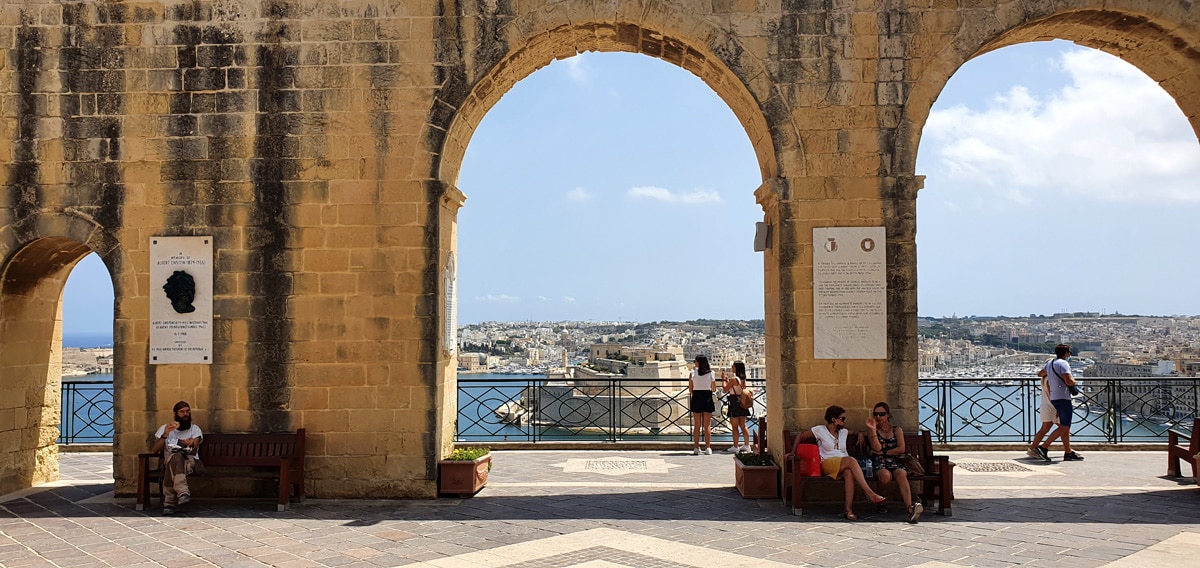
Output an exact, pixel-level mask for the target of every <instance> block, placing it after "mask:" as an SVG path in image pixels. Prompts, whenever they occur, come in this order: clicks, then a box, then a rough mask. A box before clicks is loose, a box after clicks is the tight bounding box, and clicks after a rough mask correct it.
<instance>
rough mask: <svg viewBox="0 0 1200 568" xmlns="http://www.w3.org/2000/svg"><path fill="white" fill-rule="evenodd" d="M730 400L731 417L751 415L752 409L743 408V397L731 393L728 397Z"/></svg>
mask: <svg viewBox="0 0 1200 568" xmlns="http://www.w3.org/2000/svg"><path fill="white" fill-rule="evenodd" d="M726 400H727V401H728V402H729V417H730V418H745V417H747V416H750V410H749V409H747V408H742V397H740V396H738V395H736V394H731V395H729V397H728V398H727V399H726Z"/></svg>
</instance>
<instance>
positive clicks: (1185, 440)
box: [1167, 417, 1200, 483]
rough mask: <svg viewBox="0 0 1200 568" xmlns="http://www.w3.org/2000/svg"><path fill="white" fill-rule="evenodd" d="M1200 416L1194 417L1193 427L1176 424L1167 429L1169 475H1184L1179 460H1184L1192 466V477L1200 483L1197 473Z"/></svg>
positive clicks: (1199, 457)
mask: <svg viewBox="0 0 1200 568" xmlns="http://www.w3.org/2000/svg"><path fill="white" fill-rule="evenodd" d="M1197 454H1200V417H1196V418H1193V419H1192V429H1191V430H1187V429H1185V427H1180V426H1178V425H1177V426H1176V427H1174V428H1171V429H1170V430H1168V431H1167V475H1169V476H1171V477H1182V476H1183V475H1182V472H1181V471H1179V460H1181V459H1182V460H1184V461H1186V462H1187V463H1188V464H1190V465H1191V466H1192V477H1195V478H1196V482H1197V483H1200V476H1198V475H1196V469H1197V468H1196V466H1197V463H1196V462H1197V460H1200V456H1198V455H1197Z"/></svg>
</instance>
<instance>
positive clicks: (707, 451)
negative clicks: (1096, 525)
mask: <svg viewBox="0 0 1200 568" xmlns="http://www.w3.org/2000/svg"><path fill="white" fill-rule="evenodd" d="M704 455H706V456H711V455H712V448H704ZM1079 459H1083V458H1079Z"/></svg>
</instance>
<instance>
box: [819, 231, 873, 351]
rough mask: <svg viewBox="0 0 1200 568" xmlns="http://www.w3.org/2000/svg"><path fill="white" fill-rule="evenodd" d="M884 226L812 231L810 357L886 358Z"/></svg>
mask: <svg viewBox="0 0 1200 568" xmlns="http://www.w3.org/2000/svg"><path fill="white" fill-rule="evenodd" d="M884 239H885V236H884V231H883V227H828V228H815V229H813V356H814V357H815V358H817V359H886V358H887V256H886V255H885V254H884V248H885V247H884V245H885V243H884Z"/></svg>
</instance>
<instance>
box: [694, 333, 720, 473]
mask: <svg viewBox="0 0 1200 568" xmlns="http://www.w3.org/2000/svg"><path fill="white" fill-rule="evenodd" d="M716 382H717V378H716V375H714V374H713V372H712V368H711V367H709V366H708V357H705V356H704V355H697V356H696V368H695V369H692V376H691V377H690V378H688V391H689V392H691V393H692V396H691V402H690V403H689V404H688V410H690V411H691V412H692V455H693V456H698V455H700V436H701V435H703V436H704V453H705V454H708V455H712V413H713V411H714V410H716V409H717V408H716V405H715V404H713V390H715V389H714V387H715V385H716Z"/></svg>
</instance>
